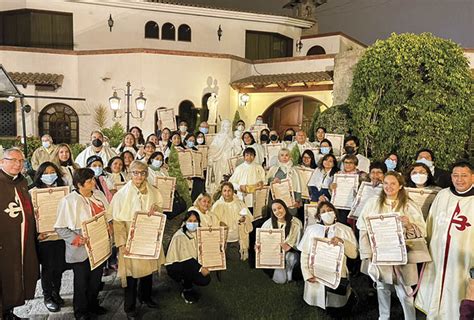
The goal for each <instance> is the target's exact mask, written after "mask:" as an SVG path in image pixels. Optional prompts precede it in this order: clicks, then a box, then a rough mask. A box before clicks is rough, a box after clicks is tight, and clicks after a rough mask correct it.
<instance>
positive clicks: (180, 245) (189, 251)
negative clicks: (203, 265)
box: [165, 228, 198, 265]
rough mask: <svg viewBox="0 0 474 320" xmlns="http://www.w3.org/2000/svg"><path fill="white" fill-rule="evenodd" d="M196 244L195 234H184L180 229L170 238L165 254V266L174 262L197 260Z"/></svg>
mask: <svg viewBox="0 0 474 320" xmlns="http://www.w3.org/2000/svg"><path fill="white" fill-rule="evenodd" d="M197 248H198V242H197V234H196V232H187V233H186V234H184V232H183V228H180V229H179V230H178V231H176V233H175V234H174V235H173V238H171V242H170V246H169V248H168V252H167V253H166V262H165V265H170V264H173V263H175V262H183V261H186V260H189V259H196V260H198V249H197Z"/></svg>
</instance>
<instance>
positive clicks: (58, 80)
mask: <svg viewBox="0 0 474 320" xmlns="http://www.w3.org/2000/svg"><path fill="white" fill-rule="evenodd" d="M9 74H10V77H11V78H12V80H13V81H14V82H15V83H16V84H21V85H23V86H26V85H28V84H34V85H39V86H51V87H54V88H58V87H61V86H62V84H63V80H64V75H62V74H56V73H39V72H10V73H9Z"/></svg>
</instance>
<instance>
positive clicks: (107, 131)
mask: <svg viewBox="0 0 474 320" xmlns="http://www.w3.org/2000/svg"><path fill="white" fill-rule="evenodd" d="M102 133H103V134H104V136H106V137H107V138H109V145H110V146H111V147H114V148H115V147H117V146H118V145H119V144H120V142H122V138H123V136H124V135H125V129H124V127H123V126H122V125H121V124H120V123H119V122H115V123H114V124H113V126H112V127H110V128H103V129H102Z"/></svg>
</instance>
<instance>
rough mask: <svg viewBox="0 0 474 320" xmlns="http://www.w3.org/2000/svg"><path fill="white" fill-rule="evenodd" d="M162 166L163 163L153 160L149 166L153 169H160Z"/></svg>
mask: <svg viewBox="0 0 474 320" xmlns="http://www.w3.org/2000/svg"><path fill="white" fill-rule="evenodd" d="M162 164H163V161H161V160H155V159H153V160H152V161H151V166H152V167H155V168H160V167H161V165H162Z"/></svg>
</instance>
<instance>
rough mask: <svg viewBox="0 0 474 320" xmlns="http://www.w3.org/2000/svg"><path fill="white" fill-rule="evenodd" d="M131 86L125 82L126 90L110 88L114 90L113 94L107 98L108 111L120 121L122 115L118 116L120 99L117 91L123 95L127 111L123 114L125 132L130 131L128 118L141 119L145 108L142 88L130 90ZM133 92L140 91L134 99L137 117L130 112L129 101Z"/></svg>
mask: <svg viewBox="0 0 474 320" xmlns="http://www.w3.org/2000/svg"><path fill="white" fill-rule="evenodd" d="M131 86H132V85H131V84H130V81H128V82H127V84H126V87H127V89H126V90H125V89H120V88H112V89H113V90H114V93H113V94H112V96H111V97H110V98H109V105H110V109H111V110H112V111H113V112H114V119H120V118H122V117H123V115H119V114H118V112H119V110H120V101H121V99H120V97H119V96H118V93H117V91H118V90H121V91H123V92H124V93H125V98H126V99H127V111H125V114H126V115H127V132H128V131H129V130H130V116H131V117H132V118H134V119H143V111H145V106H146V98H145V97H144V96H143V90H144V89H143V88H141V89H134V90H131ZM134 91H140V94H139V95H138V97H137V98H136V99H135V107H136V108H137V111H138V116H135V115H134V114H133V113H132V111H130V100H131V98H132V94H133V92H134Z"/></svg>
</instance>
